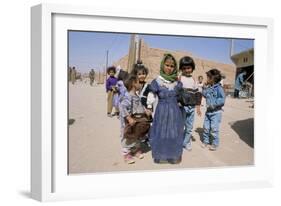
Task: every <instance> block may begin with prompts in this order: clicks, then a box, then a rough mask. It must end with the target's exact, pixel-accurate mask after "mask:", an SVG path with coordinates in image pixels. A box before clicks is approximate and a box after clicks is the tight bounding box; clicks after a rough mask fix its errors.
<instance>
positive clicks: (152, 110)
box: [31, 4, 273, 201]
mask: <svg viewBox="0 0 281 206" xmlns="http://www.w3.org/2000/svg"><path fill="white" fill-rule="evenodd" d="M31 14H32V15H31V18H32V19H31V25H32V31H31V40H32V41H31V42H32V45H31V48H32V68H31V70H32V88H31V92H32V101H31V102H32V105H31V107H32V115H31V116H32V118H31V119H32V129H31V131H32V132H31V133H32V136H31V140H32V141H31V142H32V151H31V163H32V168H31V172H32V174H31V177H32V178H31V194H32V197H33V198H34V199H37V200H40V201H51V200H65V199H81V198H98V197H114V196H124V195H135V194H138V195H141V194H160V193H177V192H189V191H209V190H214V189H217V190H225V189H236V188H237V189H238V188H250V187H269V186H272V179H273V160H272V158H273V151H272V148H273V135H272V133H271V131H270V130H269V121H268V116H267V113H266V111H267V110H268V107H269V104H270V102H272V99H271V98H272V97H271V95H270V92H271V91H268V89H267V88H270V85H271V84H272V82H271V81H270V79H269V76H270V75H272V73H273V68H272V28H273V22H272V20H271V19H267V18H257V17H255V18H253V17H232V16H213V15H196V14H188V13H172V14H171V13H170V14H169V16H167V15H166V14H165V13H161V12H147V11H145V12H144V11H138V10H135V11H132V10H130V11H125V10H124V11H120V10H118V11H115V10H113V9H110V8H90V7H77V6H75V7H74V6H66V5H56V4H41V5H38V6H34V7H32V9H31ZM265 84H266V85H268V87H267V88H266V87H264V85H265ZM264 94H267V95H268V98H266V99H265V98H263V97H264ZM265 138H266V141H265ZM136 185H137V187H136Z"/></svg>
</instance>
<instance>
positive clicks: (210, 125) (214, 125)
mask: <svg viewBox="0 0 281 206" xmlns="http://www.w3.org/2000/svg"><path fill="white" fill-rule="evenodd" d="M221 115H222V111H221V110H220V111H216V112H206V113H205V119H204V125H203V129H204V131H203V143H205V144H210V143H211V144H212V145H214V146H219V127H220V123H221ZM210 138H212V142H211V141H210Z"/></svg>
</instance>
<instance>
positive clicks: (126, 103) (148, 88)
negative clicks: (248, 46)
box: [106, 54, 225, 164]
mask: <svg viewBox="0 0 281 206" xmlns="http://www.w3.org/2000/svg"><path fill="white" fill-rule="evenodd" d="M194 69H195V62H194V60H193V59H192V58H191V57H188V56H185V57H183V58H181V59H180V61H179V70H180V72H179V70H178V66H177V61H176V59H175V58H174V57H173V56H172V55H171V54H165V55H164V57H163V59H162V62H161V65H160V75H159V76H158V77H157V78H155V79H154V80H153V81H152V82H151V83H150V84H148V83H147V82H146V81H145V79H146V77H147V75H148V69H147V68H146V67H145V66H144V65H143V64H142V63H141V62H138V63H137V64H135V65H134V68H133V70H132V72H131V73H130V74H128V73H127V72H125V71H123V70H120V71H118V72H117V73H118V74H117V78H116V77H115V75H116V68H115V67H109V68H108V69H107V73H108V75H109V78H108V79H107V81H106V90H107V95H108V116H109V117H112V116H113V115H117V116H118V117H119V119H120V122H121V132H120V137H121V145H122V153H123V156H124V160H125V162H127V163H128V164H132V163H134V162H135V158H134V157H136V158H139V159H142V158H143V157H144V156H143V151H142V150H141V147H140V145H141V141H144V140H146V141H147V143H148V144H149V146H150V147H151V151H152V158H153V160H154V162H155V163H162V162H167V163H170V164H176V163H180V162H181V157H182V152H183V149H186V150H188V151H190V150H192V144H191V142H192V141H191V136H192V129H193V124H194V116H195V112H196V113H197V114H198V115H199V116H201V109H200V107H201V96H203V97H204V98H205V100H206V113H205V119H204V124H203V129H204V130H203V140H202V145H201V146H202V148H207V147H208V148H209V149H210V150H212V151H215V150H217V148H218V146H219V126H220V122H221V116H222V107H223V105H224V102H225V95H224V91H223V88H222V86H221V85H220V83H219V82H220V81H221V78H222V77H221V73H220V71H219V70H217V69H211V70H209V71H208V72H207V73H206V75H207V81H206V82H205V83H203V77H202V76H199V78H198V81H196V80H195V79H194V78H193V76H192V73H193V71H194ZM198 94H200V95H198ZM112 107H115V113H114V114H112V113H111V110H112ZM135 114H143V115H145V116H146V117H148V119H149V118H151V119H153V121H152V123H151V127H150V129H149V132H148V133H147V134H146V136H145V137H144V138H133V139H132V138H130V139H128V138H125V135H124V128H125V126H126V125H129V126H132V127H133V126H134V125H136V124H137V123H136V119H134V115H135Z"/></svg>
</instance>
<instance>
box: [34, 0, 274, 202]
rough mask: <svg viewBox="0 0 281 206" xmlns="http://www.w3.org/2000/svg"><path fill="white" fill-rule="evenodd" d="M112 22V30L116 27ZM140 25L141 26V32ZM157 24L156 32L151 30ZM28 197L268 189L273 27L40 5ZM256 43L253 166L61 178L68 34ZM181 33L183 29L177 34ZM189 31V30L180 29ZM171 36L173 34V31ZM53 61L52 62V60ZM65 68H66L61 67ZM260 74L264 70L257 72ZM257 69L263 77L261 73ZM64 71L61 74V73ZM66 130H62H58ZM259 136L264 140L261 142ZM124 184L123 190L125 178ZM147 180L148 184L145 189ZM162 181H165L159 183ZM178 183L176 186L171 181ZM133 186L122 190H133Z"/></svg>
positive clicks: (252, 21) (229, 19)
mask: <svg viewBox="0 0 281 206" xmlns="http://www.w3.org/2000/svg"><path fill="white" fill-rule="evenodd" d="M116 22H118V24H116ZM144 25H145V26H144ZM156 25H157V30H156V28H155V26H156ZM31 26H32V28H31V49H32V55H31V56H32V60H31V66H32V68H31V71H32V72H31V73H32V78H31V79H32V84H31V95H32V99H31V108H32V114H31V125H32V127H31V144H32V145H31V166H32V168H31V196H32V198H34V199H36V200H39V201H52V200H66V199H83V198H98V197H114V196H124V195H136V194H137V195H141V194H159V193H161V194H164V193H167V192H172V193H178V192H189V191H193V192H194V191H211V190H214V189H217V190H226V189H239V188H252V187H270V186H272V184H273V133H272V132H271V131H270V130H269V122H270V121H267V120H269V117H268V116H267V114H266V112H265V111H266V110H267V108H268V105H269V102H270V100H271V96H270V95H268V98H267V100H264V98H262V94H263V93H270V92H271V91H268V90H266V88H264V87H263V86H262V85H264V84H265V83H266V85H268V87H267V88H271V87H270V85H271V84H273V83H272V82H270V80H269V78H268V76H269V75H272V73H273V63H272V56H273V54H272V51H273V48H272V45H273V42H272V35H273V32H272V29H273V21H272V20H271V19H268V18H258V17H237V16H236V17H234V16H220V15H202V14H200V15H199V14H189V13H176V12H175V13H169V15H168V16H167V14H166V13H161V12H159V11H158V12H151V11H138V10H130V11H128V10H114V9H110V8H93V7H83V6H81V7H78V6H70V5H57V4H40V5H37V6H34V7H32V8H31ZM165 26H170V27H173V28H175V29H171V30H169V31H166V32H165V34H183V35H184V34H185V35H195V36H196V35H197V36H213V37H218V36H219V37H224V36H227V37H233V38H235V37H236V38H237V37H241V38H254V39H255V82H256V89H255V91H256V93H255V164H254V166H249V167H232V168H218V169H214V168H212V169H208V168H207V169H206V168H204V169H192V170H190V169H189V170H170V171H165V172H162V171H144V172H125V173H112V174H92V175H79V176H69V175H67V162H66V155H67V153H66V149H67V148H66V144H67V142H66V139H67V138H66V133H67V132H66V131H65V128H64V127H61V125H63V124H64V123H65V122H66V121H67V115H66V113H65V112H66V111H65V110H66V109H63V108H64V107H66V106H65V97H66V95H67V94H66V93H67V90H66V88H67V87H66V84H61V83H60V82H64V81H65V82H67V81H66V79H64V78H67V77H66V76H64V74H65V73H66V72H64V71H61V70H60V69H56V68H58V67H59V66H64V65H66V64H67V62H66V61H65V59H66V58H67V52H66V51H67V50H66V47H67V44H66V36H65V34H66V33H65V31H67V30H68V29H77V30H93V28H94V30H95V31H115V32H128V33H130V32H132V33H133V32H142V33H155V32H157V33H158V34H161V33H163V32H164V27H165ZM182 28H185V29H182ZM187 28H192V29H189V30H188V29H187ZM175 31H176V32H177V33H174V32H175ZM58 57H59V58H58ZM65 68H67V67H65ZM264 68H266V72H265V70H264ZM262 69H263V72H261V70H262ZM65 71H66V70H65ZM65 125H66V124H65ZM264 136H266V139H267V141H264V140H262V138H263V137H264ZM126 179H127V180H134V181H126V185H124V184H123V183H124V180H126ZM144 180H147V181H149V182H151V184H149V187H147V182H145V181H144ZM163 180H165V181H163ZM174 180H179V181H174ZM136 184H137V185H138V188H136V189H134V190H128V189H127V188H132V187H133V186H134V185H136Z"/></svg>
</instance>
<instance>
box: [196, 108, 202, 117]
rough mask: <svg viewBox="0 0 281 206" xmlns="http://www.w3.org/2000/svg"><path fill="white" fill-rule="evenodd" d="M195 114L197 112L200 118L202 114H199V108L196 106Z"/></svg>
mask: <svg viewBox="0 0 281 206" xmlns="http://www.w3.org/2000/svg"><path fill="white" fill-rule="evenodd" d="M196 112H197V115H198V116H199V117H201V115H202V112H201V109H200V106H196Z"/></svg>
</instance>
